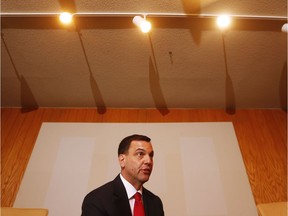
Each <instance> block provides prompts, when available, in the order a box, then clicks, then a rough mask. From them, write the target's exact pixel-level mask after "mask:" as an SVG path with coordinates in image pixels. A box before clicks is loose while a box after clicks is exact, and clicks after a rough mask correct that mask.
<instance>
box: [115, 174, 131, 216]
mask: <svg viewBox="0 0 288 216" xmlns="http://www.w3.org/2000/svg"><path fill="white" fill-rule="evenodd" d="M113 191H114V204H115V210H114V214H115V216H116V215H117V216H118V215H121V216H132V213H131V208H130V204H129V200H128V196H127V193H126V190H125V187H124V185H123V183H122V181H121V179H120V176H119V175H118V176H117V177H116V178H115V179H114V181H113Z"/></svg>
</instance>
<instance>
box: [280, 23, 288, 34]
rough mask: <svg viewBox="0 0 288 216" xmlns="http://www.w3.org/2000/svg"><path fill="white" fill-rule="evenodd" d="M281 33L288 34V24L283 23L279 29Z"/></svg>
mask: <svg viewBox="0 0 288 216" xmlns="http://www.w3.org/2000/svg"><path fill="white" fill-rule="evenodd" d="M281 31H282V32H285V33H288V23H285V24H284V25H283V26H282V28H281Z"/></svg>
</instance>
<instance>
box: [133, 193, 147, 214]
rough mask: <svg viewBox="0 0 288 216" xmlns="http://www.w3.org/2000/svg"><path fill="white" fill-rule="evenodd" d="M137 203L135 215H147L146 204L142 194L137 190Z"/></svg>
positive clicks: (135, 196)
mask: <svg viewBox="0 0 288 216" xmlns="http://www.w3.org/2000/svg"><path fill="white" fill-rule="evenodd" d="M134 198H135V204H134V216H145V212H144V206H143V203H142V200H141V194H140V193H139V192H137V193H136V194H135V195H134Z"/></svg>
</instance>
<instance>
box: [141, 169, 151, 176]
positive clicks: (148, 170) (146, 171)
mask: <svg viewBox="0 0 288 216" xmlns="http://www.w3.org/2000/svg"><path fill="white" fill-rule="evenodd" d="M141 172H142V173H144V174H145V175H150V174H151V172H152V170H151V169H149V168H146V169H141Z"/></svg>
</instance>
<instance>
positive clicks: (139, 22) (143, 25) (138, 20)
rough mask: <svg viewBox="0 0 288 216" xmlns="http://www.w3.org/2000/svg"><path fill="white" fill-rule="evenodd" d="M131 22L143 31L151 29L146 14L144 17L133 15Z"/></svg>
mask: <svg viewBox="0 0 288 216" xmlns="http://www.w3.org/2000/svg"><path fill="white" fill-rule="evenodd" d="M133 23H134V24H135V25H136V26H138V27H139V28H140V29H141V31H142V32H143V33H147V32H149V31H150V30H151V23H150V22H148V21H147V20H146V16H144V18H142V17H141V16H135V17H134V18H133Z"/></svg>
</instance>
